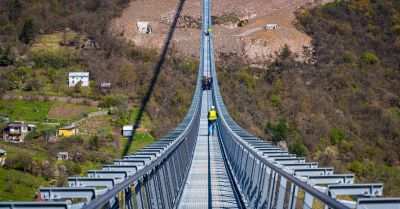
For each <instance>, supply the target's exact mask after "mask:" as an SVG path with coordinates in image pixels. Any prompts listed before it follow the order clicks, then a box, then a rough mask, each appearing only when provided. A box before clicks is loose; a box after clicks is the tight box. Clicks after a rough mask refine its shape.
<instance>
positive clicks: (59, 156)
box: [57, 152, 68, 160]
mask: <svg viewBox="0 0 400 209" xmlns="http://www.w3.org/2000/svg"><path fill="white" fill-rule="evenodd" d="M57 159H58V160H68V152H59V153H57Z"/></svg>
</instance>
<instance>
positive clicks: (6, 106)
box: [0, 0, 198, 200]
mask: <svg viewBox="0 0 400 209" xmlns="http://www.w3.org/2000/svg"><path fill="white" fill-rule="evenodd" d="M128 3H129V1H124V0H111V1H98V0H83V1H82V0H71V1H62V0H56V1H50V0H44V1H43V0H40V1H38V0H33V1H21V0H6V1H2V3H1V4H0V11H1V12H0V98H1V99H0V114H1V115H2V117H3V115H6V116H7V117H9V119H10V121H14V120H22V121H25V122H26V123H29V124H35V125H36V126H37V130H35V131H31V132H29V134H28V135H27V137H26V138H25V142H23V143H20V144H14V143H9V142H3V141H1V143H0V148H1V149H4V150H6V151H7V152H8V156H7V160H6V164H5V168H4V169H2V170H1V172H0V179H2V180H1V181H0V186H1V187H2V188H5V190H4V192H2V193H0V199H2V200H16V198H17V197H16V195H14V194H15V193H17V192H19V191H27V192H26V193H24V196H20V197H18V200H32V199H33V198H34V195H35V193H34V192H35V191H36V189H37V188H38V185H39V184H44V185H49V184H52V185H62V184H64V183H65V179H66V176H68V175H84V174H85V172H86V171H87V170H88V169H93V168H98V167H100V165H101V164H104V163H107V162H108V163H110V162H111V161H112V160H113V159H114V158H117V157H120V156H121V155H122V154H123V153H124V152H125V151H129V152H133V151H135V150H138V149H140V148H141V147H143V146H146V145H147V144H149V143H152V142H154V140H155V139H156V138H158V137H160V136H162V135H164V134H166V133H167V132H168V131H169V130H171V129H172V128H174V127H175V126H176V124H178V123H179V122H180V120H181V119H182V118H183V117H184V115H185V114H186V112H187V109H188V108H189V105H190V102H191V99H192V95H193V91H194V83H195V80H196V72H197V69H198V64H197V63H198V61H196V60H193V59H182V58H180V57H178V56H177V55H176V53H175V50H174V48H173V46H169V47H168V49H169V50H168V51H167V53H166V54H161V50H158V49H149V48H141V47H138V46H134V45H133V44H130V43H127V42H126V41H125V40H122V39H120V38H119V36H117V35H116V34H114V33H113V31H112V30H111V29H110V27H109V25H110V23H111V21H112V20H113V19H114V18H116V17H118V16H119V14H120V13H121V12H122V11H123V9H124V8H125V7H126V6H127V5H128ZM80 71H84V72H89V73H90V83H89V86H87V87H84V86H82V85H81V84H80V85H78V84H77V85H76V86H75V87H69V86H68V74H69V72H80ZM151 81H154V82H153V83H152V82H151ZM104 82H106V83H110V84H111V89H108V90H107V91H103V90H102V89H101V88H100V85H101V84H102V83H104ZM152 84H153V85H152ZM146 96H149V97H148V98H147V99H145V98H146ZM143 100H146V102H142V101H143ZM143 104H145V105H143ZM109 108H111V110H112V111H110V113H111V114H104V113H107V110H108V109H109ZM141 109H144V112H143V114H140V112H141V111H140V110H141ZM89 114H95V115H96V114H99V115H98V116H94V117H89V116H88V115H89ZM139 115H142V117H141V118H142V123H141V125H140V126H139V129H138V130H137V135H136V137H135V138H134V139H133V142H132V143H128V139H127V137H122V136H121V127H122V126H123V125H127V124H133V123H134V122H135V121H136V119H137V118H138V117H139ZM2 122H3V121H0V128H1V130H3V128H5V127H6V125H7V124H6V123H2ZM72 123H76V126H77V128H78V129H79V134H78V135H77V136H71V137H62V136H59V137H55V134H56V132H57V129H58V128H60V127H62V126H66V125H70V124H72ZM2 134H3V132H2V131H1V132H0V137H1V138H2V137H3V136H2ZM54 138H56V139H54ZM129 144H130V146H129ZM32 150H34V152H32ZM65 151H66V152H68V153H69V156H70V159H69V160H66V161H62V160H57V153H58V152H65ZM20 171H22V172H24V173H26V176H27V178H29V179H34V180H32V182H33V183H31V184H27V183H25V182H19V183H18V188H15V187H13V186H12V185H11V184H12V183H7V182H5V181H10V182H14V181H18V180H15V179H14V178H11V179H10V178H9V177H8V176H11V175H14V174H15V173H16V174H18V176H24V175H22V174H20V173H21V172H20ZM7 179H8V180H7ZM10 185H11V186H10Z"/></svg>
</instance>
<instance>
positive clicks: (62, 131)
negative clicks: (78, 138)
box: [57, 126, 78, 137]
mask: <svg viewBox="0 0 400 209" xmlns="http://www.w3.org/2000/svg"><path fill="white" fill-rule="evenodd" d="M77 133H78V129H77V128H76V127H75V126H65V127H62V128H59V129H58V131H57V135H58V136H61V137H63V136H75V135H76V134H77Z"/></svg>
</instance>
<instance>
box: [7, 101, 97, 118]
mask: <svg viewBox="0 0 400 209" xmlns="http://www.w3.org/2000/svg"><path fill="white" fill-rule="evenodd" d="M96 110H97V107H92V106H86V105H80V104H70V103H63V102H58V101H28V100H18V99H16V100H0V114H4V115H7V116H8V117H9V118H10V120H11V121H14V120H23V121H26V122H31V123H42V122H45V120H46V117H48V119H49V120H55V121H56V122H64V123H68V122H72V121H74V120H78V119H80V118H82V117H83V116H84V114H86V113H90V112H94V111H96Z"/></svg>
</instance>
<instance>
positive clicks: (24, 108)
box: [0, 100, 51, 122]
mask: <svg viewBox="0 0 400 209" xmlns="http://www.w3.org/2000/svg"><path fill="white" fill-rule="evenodd" d="M50 107H51V102H45V101H26V100H0V114H4V115H7V116H8V117H9V118H10V120H11V121H13V120H24V121H27V122H42V121H44V120H45V119H46V116H47V114H48V112H49V110H50Z"/></svg>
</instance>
